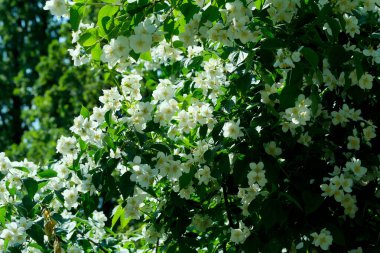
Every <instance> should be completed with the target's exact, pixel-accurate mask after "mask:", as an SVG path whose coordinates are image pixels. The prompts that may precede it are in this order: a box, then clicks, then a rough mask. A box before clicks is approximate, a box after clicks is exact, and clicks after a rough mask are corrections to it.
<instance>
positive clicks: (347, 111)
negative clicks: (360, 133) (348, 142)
mask: <svg viewBox="0 0 380 253" xmlns="http://www.w3.org/2000/svg"><path fill="white" fill-rule="evenodd" d="M360 115H361V110H360V109H358V110H355V109H354V108H349V107H348V105H347V104H343V106H342V108H341V109H339V111H332V112H331V117H332V123H333V125H338V124H340V125H341V126H343V127H344V126H345V125H346V123H348V122H349V120H352V121H354V122H355V121H358V120H361V119H362V117H361V116H360Z"/></svg>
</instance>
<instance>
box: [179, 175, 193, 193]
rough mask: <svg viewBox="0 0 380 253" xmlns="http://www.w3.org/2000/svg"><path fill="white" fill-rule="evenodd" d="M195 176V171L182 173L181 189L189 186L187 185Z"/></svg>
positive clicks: (180, 179)
mask: <svg viewBox="0 0 380 253" xmlns="http://www.w3.org/2000/svg"><path fill="white" fill-rule="evenodd" d="M193 177H194V173H186V174H182V176H181V177H180V178H179V187H180V188H181V189H184V188H187V186H188V185H189V184H190V182H191V180H192V179H193Z"/></svg>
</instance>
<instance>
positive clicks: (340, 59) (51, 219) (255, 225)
mask: <svg viewBox="0 0 380 253" xmlns="http://www.w3.org/2000/svg"><path fill="white" fill-rule="evenodd" d="M379 4H380V1H378V0H354V1H345V0H334V1H325V0H319V1H316V0H305V1H303V0H287V1H282V0H268V1H261V0H258V1H250V2H249V1H241V0H236V1H230V2H226V1H223V0H216V1H208V0H204V1H198V0H197V1H189V0H173V1H163V0H156V1H149V0H141V1H134V0H128V1H122V0H103V1H91V0H90V1H88V0H76V1H74V2H70V3H68V2H66V1H65V0H49V1H47V2H46V5H45V7H44V8H45V9H48V10H50V11H51V12H52V13H53V14H55V15H57V16H64V17H65V15H66V16H69V18H70V19H69V20H70V23H71V25H72V28H73V43H74V44H75V45H73V48H75V49H73V50H70V52H69V53H70V54H71V56H72V57H73V61H74V64H75V65H82V64H90V65H91V66H93V67H94V68H99V69H100V70H102V71H104V73H105V75H106V76H107V77H108V79H110V80H114V82H115V86H114V87H113V88H111V89H108V90H104V91H103V94H102V95H101V96H100V98H99V101H100V106H99V107H95V108H93V109H92V110H88V109H86V108H84V107H83V108H82V111H81V115H79V116H78V117H76V118H75V119H74V124H73V126H72V127H71V129H70V130H71V131H72V133H73V136H70V137H69V136H63V137H61V138H60V139H59V141H58V145H57V152H58V153H60V154H61V155H62V158H61V159H60V160H58V161H54V162H52V163H50V164H48V165H44V166H37V165H35V164H32V163H29V162H27V161H24V162H11V161H9V159H8V158H7V157H5V156H4V155H3V154H0V172H1V177H0V178H1V184H0V190H1V193H2V194H1V198H0V226H1V227H2V232H1V235H0V238H1V239H0V248H2V251H4V252H5V251H9V252H51V249H54V252H94V251H95V252H142V251H143V252H243V251H244V252H281V251H282V252H312V251H313V250H314V251H316V252H318V251H332V252H379V250H380V248H379V229H378V228H379V225H380V216H379V210H380V206H379V199H378V198H379V197H380V191H379V173H380V171H379V158H380V157H379V155H378V150H380V147H379V140H378V139H377V138H376V137H377V125H378V123H379V120H380V118H379V115H378V112H377V110H376V109H377V108H379V106H380V104H379V99H378V97H379V96H380V84H379V78H378V77H377V73H378V71H379V65H378V64H379V63H380V48H379V47H378V45H379V39H380V33H379V28H380V26H379V22H380V16H379V15H380V9H379ZM93 17H96V20H91V18H93ZM91 21H94V22H93V23H90V22H91Z"/></svg>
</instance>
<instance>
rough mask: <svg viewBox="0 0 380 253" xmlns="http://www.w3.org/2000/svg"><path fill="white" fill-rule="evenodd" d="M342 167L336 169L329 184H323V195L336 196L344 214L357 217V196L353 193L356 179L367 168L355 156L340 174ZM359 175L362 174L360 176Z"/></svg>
mask: <svg viewBox="0 0 380 253" xmlns="http://www.w3.org/2000/svg"><path fill="white" fill-rule="evenodd" d="M339 172H340V169H336V172H335V173H334V176H333V177H331V178H329V184H322V185H321V190H322V191H323V193H322V196H323V197H334V199H335V201H337V202H338V203H340V204H341V206H342V207H343V208H344V214H345V215H348V216H349V217H351V218H354V217H355V214H356V212H357V210H358V207H357V205H356V197H355V196H354V195H352V194H351V193H352V187H353V185H354V180H353V179H355V180H359V179H360V178H361V177H362V176H363V175H364V174H365V173H366V168H364V167H361V162H360V160H357V159H355V158H353V160H352V162H347V163H346V167H345V168H344V169H343V172H344V173H341V174H339ZM357 175H360V177H358V176H357Z"/></svg>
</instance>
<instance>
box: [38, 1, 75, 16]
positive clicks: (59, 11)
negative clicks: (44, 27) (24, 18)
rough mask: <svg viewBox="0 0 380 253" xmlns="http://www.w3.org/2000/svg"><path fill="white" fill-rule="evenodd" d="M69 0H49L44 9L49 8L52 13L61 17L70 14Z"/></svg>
mask: <svg viewBox="0 0 380 253" xmlns="http://www.w3.org/2000/svg"><path fill="white" fill-rule="evenodd" d="M67 5H68V1H67V0H48V1H46V3H45V6H44V10H49V11H50V12H51V14H53V15H55V16H57V17H61V16H65V15H68V13H69V12H68V10H67Z"/></svg>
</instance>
